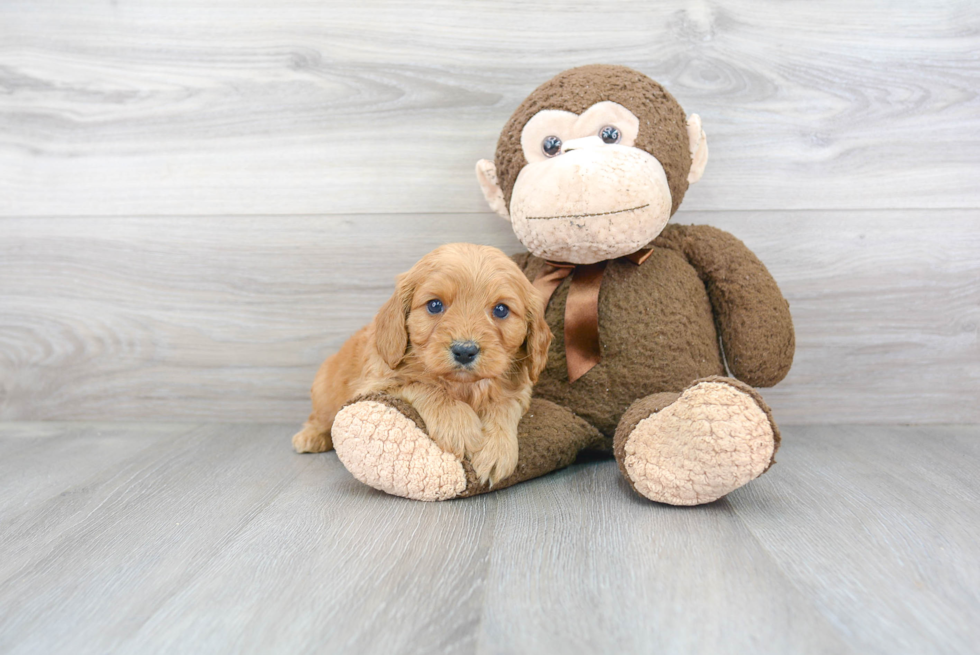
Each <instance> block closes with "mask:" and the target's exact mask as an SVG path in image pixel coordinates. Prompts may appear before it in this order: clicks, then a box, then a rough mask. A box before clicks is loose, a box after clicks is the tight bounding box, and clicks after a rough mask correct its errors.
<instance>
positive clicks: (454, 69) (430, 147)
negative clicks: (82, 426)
mask: <svg viewBox="0 0 980 655" xmlns="http://www.w3.org/2000/svg"><path fill="white" fill-rule="evenodd" d="M978 49H980V12H977V11H976V7H975V4H974V3H972V2H970V1H969V0H939V1H932V0H930V1H928V2H905V3H895V2H891V1H888V0H881V1H877V2H867V3H854V2H848V1H847V0H833V1H831V2H823V3H793V4H787V3H783V2H778V1H777V0H769V1H766V2H746V1H742V2H726V3H722V2H716V1H702V0H672V1H668V2H656V3H651V2H639V1H631V0H624V1H609V2H603V3H595V2H586V1H584V0H575V1H574V2H554V1H550V2H538V3H533V4H529V3H504V4H501V3H498V2H466V3H459V2H451V1H450V0H428V1H427V2H426V3H424V5H418V4H405V3H399V2H391V1H384V0H372V1H370V2H357V3H350V2H338V1H336V0H333V1H325V0H315V1H314V0H284V1H282V2H276V3H272V4H270V3H255V2H249V1H248V0H235V1H228V2H220V3H213V2H212V3H203V4H202V3H199V2H190V1H182V2H166V3H160V2H113V3H102V4H91V3H81V4H80V3H77V2H67V1H53V0H42V1H35V0H23V1H7V2H4V3H2V5H0V215H7V216H11V215H13V216H23V215H96V216H102V215H120V216H127V215H134V214H136V215H268V214H322V213H343V214H353V213H391V212H479V211H483V210H484V204H483V200H482V197H481V195H480V192H479V190H478V187H477V185H476V183H475V181H474V176H473V165H474V162H475V161H476V160H477V159H478V158H481V157H487V156H490V155H492V153H493V150H494V145H495V141H496V137H497V133H498V132H499V130H500V128H501V127H502V125H503V123H504V122H505V121H506V119H507V118H508V117H509V115H510V113H511V112H512V111H513V110H514V108H515V107H516V106H517V104H518V103H519V102H520V100H521V99H522V98H523V97H524V96H525V95H527V94H528V93H529V92H530V91H531V90H532V89H533V88H534V87H535V86H537V85H538V84H540V83H541V82H543V81H545V80H546V79H548V78H549V77H551V76H552V75H554V74H555V73H557V72H559V71H561V70H563V69H565V68H568V67H571V66H575V65H582V64H589V63H618V64H626V65H630V66H633V67H635V68H638V69H640V70H642V71H644V72H645V73H647V74H649V75H650V76H652V77H654V78H655V79H657V80H659V81H661V82H663V83H664V84H666V85H667V87H668V88H669V89H670V90H671V91H672V92H673V93H674V94H675V95H676V96H677V97H678V99H679V100H680V101H681V103H682V104H683V105H684V107H685V108H686V109H687V111H689V112H697V113H700V114H701V116H702V117H703V119H704V124H705V128H706V130H707V132H708V134H709V138H710V144H711V163H710V165H709V167H708V171H707V174H706V175H705V178H704V180H703V181H702V182H701V183H700V184H699V185H697V186H696V187H695V188H694V189H692V191H691V193H690V194H689V195H688V199H687V204H686V207H687V208H688V209H691V210H709V209H717V210H726V211H727V210H732V209H852V208H878V209H882V208H957V207H958V208H969V207H977V206H980V187H978V186H977V185H976V180H977V179H980V147H978V145H980V96H978V94H977V92H976V89H977V88H980V66H978V64H977V60H976V56H975V55H976V52H977V50H978Z"/></svg>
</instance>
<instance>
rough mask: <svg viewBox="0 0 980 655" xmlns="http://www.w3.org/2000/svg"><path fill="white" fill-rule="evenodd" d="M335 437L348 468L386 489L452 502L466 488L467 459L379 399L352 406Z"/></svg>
mask: <svg viewBox="0 0 980 655" xmlns="http://www.w3.org/2000/svg"><path fill="white" fill-rule="evenodd" d="M332 435H333V445H334V448H335V449H336V451H337V456H338V457H339V458H340V461H341V462H343V464H344V466H345V467H347V470H348V471H350V472H351V474H352V475H353V476H354V477H355V478H357V479H358V480H360V481H361V482H363V483H364V484H366V485H368V486H370V487H374V488H375V489H379V490H381V491H384V492H385V493H389V494H392V495H394V496H402V497H404V498H411V499H413V500H448V499H450V498H455V497H456V496H458V495H459V494H461V493H462V492H463V490H464V489H465V488H466V474H465V472H464V471H463V465H462V463H460V461H459V460H458V459H457V458H456V457H455V456H454V455H453V454H451V453H446V452H443V450H442V449H441V448H439V446H437V445H436V444H435V442H434V441H432V439H430V438H429V435H427V434H426V433H425V432H424V431H423V430H422V429H420V428H419V426H418V425H416V424H415V422H414V421H412V420H411V419H409V418H408V417H406V416H405V415H404V414H402V413H401V412H400V411H398V410H397V409H395V408H394V407H391V406H390V405H386V404H384V403H379V402H376V401H361V402H357V403H353V404H351V405H348V406H347V407H345V408H343V409H342V410H340V412H339V413H338V414H337V417H336V419H334V424H333V429H332Z"/></svg>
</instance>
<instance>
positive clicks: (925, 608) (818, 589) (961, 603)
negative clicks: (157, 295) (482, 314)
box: [0, 423, 980, 653]
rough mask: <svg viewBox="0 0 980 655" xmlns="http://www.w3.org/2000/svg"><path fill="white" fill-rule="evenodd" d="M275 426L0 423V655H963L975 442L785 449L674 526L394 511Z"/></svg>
mask: <svg viewBox="0 0 980 655" xmlns="http://www.w3.org/2000/svg"><path fill="white" fill-rule="evenodd" d="M293 427H295V426H293V425H250V426H244V425H194V424H170V425H162V424H158V425H142V424H121V423H111V424H109V423H107V424H94V423H89V424H79V423H60V424H51V423H6V424H0V652H3V653H96V652H114V653H130V652H133V653H153V652H167V653H178V652H197V653H221V652H238V653H240V652H257V653H270V652H281V653H301V652H342V651H343V652H357V653H374V652H377V653H402V652H405V653H408V652H412V653H427V652H480V653H484V652H487V653H518V652H528V653H549V652H560V653H598V652H625V653H632V652H650V653H654V652H655V653H691V652H693V653H736V652H739V653H742V652H772V653H795V652H807V653H808V652H827V653H851V652H853V653H925V652H948V653H968V652H976V640H977V638H978V637H980V631H978V629H977V627H976V622H975V619H976V617H977V616H978V613H980V598H978V593H980V592H978V590H980V504H978V502H977V501H978V500H980V475H978V464H980V427H976V426H973V427H954V426H938V427H937V426H931V427H927V428H926V427H922V428H919V427H895V426H890V427H878V426H860V427H857V426H854V427H851V426H823V427H818V426H809V427H789V428H786V429H785V442H784V443H785V446H784V448H783V450H781V451H780V456H779V464H778V466H776V467H775V468H774V469H773V470H772V471H770V472H769V473H768V474H766V475H765V476H763V477H762V478H760V479H759V480H757V481H755V482H754V483H752V484H751V485H749V486H748V487H746V488H743V489H741V490H739V491H737V492H735V493H734V494H732V495H731V496H730V497H729V498H727V499H724V500H722V501H720V502H718V503H715V504H712V505H708V506H704V507H698V508H687V509H681V508H672V507H665V506H660V505H655V504H651V503H648V502H645V501H643V500H641V499H640V498H638V497H636V496H634V495H632V494H631V493H630V491H629V489H628V488H627V486H626V484H625V483H623V482H622V481H621V480H620V478H619V476H618V472H617V470H616V467H615V465H614V464H613V463H612V462H598V463H586V464H580V465H576V466H574V467H572V468H570V469H567V470H565V471H562V472H559V473H556V474H554V475H551V476H549V477H546V478H543V479H540V480H536V481H533V482H530V483H526V484H524V485H519V486H517V487H515V488H512V489H509V490H505V491H502V492H500V493H495V494H490V495H487V496H482V497H477V498H472V499H468V500H463V501H455V502H448V503H443V504H424V503H417V502H412V501H406V500H402V499H398V498H393V497H389V496H385V495H383V494H380V493H377V492H374V491H373V490H371V489H368V488H367V487H364V486H362V485H360V484H359V483H357V482H356V481H355V480H354V479H353V478H351V476H350V475H349V474H348V473H347V472H346V471H345V470H344V468H343V467H342V466H341V465H340V463H339V462H338V460H337V458H336V456H335V455H334V454H332V453H328V454H323V455H307V456H299V455H295V454H293V453H292V452H291V451H290V449H289V445H288V438H289V436H290V434H291V430H292V429H293Z"/></svg>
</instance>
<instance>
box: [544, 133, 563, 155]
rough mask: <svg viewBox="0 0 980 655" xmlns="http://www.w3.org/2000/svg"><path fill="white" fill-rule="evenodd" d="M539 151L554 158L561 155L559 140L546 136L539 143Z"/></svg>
mask: <svg viewBox="0 0 980 655" xmlns="http://www.w3.org/2000/svg"><path fill="white" fill-rule="evenodd" d="M541 149H542V150H544V154H546V155H548V156H549V157H554V156H555V155H557V154H559V153H561V139H559V138H558V137H556V136H546V137H545V138H544V141H542V142H541Z"/></svg>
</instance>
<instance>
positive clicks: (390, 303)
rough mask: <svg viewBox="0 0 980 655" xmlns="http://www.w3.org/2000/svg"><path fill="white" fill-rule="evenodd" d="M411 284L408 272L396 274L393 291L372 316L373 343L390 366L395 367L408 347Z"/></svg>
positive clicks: (403, 356)
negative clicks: (406, 322) (407, 323)
mask: <svg viewBox="0 0 980 655" xmlns="http://www.w3.org/2000/svg"><path fill="white" fill-rule="evenodd" d="M413 286H414V285H413V284H412V283H411V281H410V280H409V279H408V273H402V274H401V275H399V276H398V280H397V282H396V284H395V293H393V294H392V296H391V298H389V299H388V300H387V301H386V302H385V304H384V305H382V306H381V309H380V310H379V311H378V314H377V316H375V317H374V343H375V347H376V348H377V349H378V354H379V355H381V359H383V360H384V361H385V363H386V364H387V365H388V366H390V367H391V368H395V367H396V366H398V364H400V363H401V361H402V359H404V358H405V350H406V349H407V348H408V327H407V326H406V325H405V321H406V320H408V309H409V304H410V303H411V301H412V293H414V291H413Z"/></svg>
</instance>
